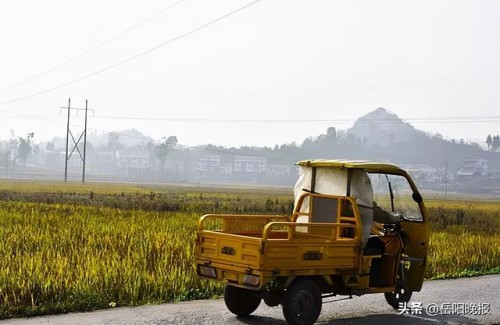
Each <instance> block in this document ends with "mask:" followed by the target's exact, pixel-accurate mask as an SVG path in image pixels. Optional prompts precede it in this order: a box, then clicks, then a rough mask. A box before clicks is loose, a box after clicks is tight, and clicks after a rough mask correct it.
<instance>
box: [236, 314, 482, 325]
mask: <svg viewBox="0 0 500 325" xmlns="http://www.w3.org/2000/svg"><path fill="white" fill-rule="evenodd" d="M237 318H238V321H240V322H242V323H244V324H250V325H258V324H259V325H260V324H266V325H283V324H286V322H285V321H284V320H282V319H276V318H271V317H263V316H249V317H237ZM317 323H318V324H331V325H347V324H350V325H352V324H356V325H387V324H398V325H421V324H443V323H458V324H479V323H478V322H477V321H476V320H474V319H470V318H467V317H464V316H458V315H453V316H447V315H438V316H435V317H431V316H428V315H394V314H382V315H381V314H377V315H371V316H365V317H352V318H342V319H331V320H325V319H324V318H323V319H321V318H320V319H319V320H318V322H317Z"/></svg>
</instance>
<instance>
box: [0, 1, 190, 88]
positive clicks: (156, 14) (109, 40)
mask: <svg viewBox="0 0 500 325" xmlns="http://www.w3.org/2000/svg"><path fill="white" fill-rule="evenodd" d="M183 1H185V0H179V1H177V2H175V3H174V4H172V5H170V6H168V7H166V8H163V9H162V10H160V11H158V12H156V13H155V14H153V15H151V16H149V17H147V18H146V19H143V20H141V21H140V22H138V23H136V24H134V25H132V26H130V27H128V28H126V29H125V30H123V31H121V32H119V33H118V34H116V35H114V36H112V37H110V38H108V39H106V40H104V41H102V42H100V43H98V44H96V45H94V46H92V47H90V48H88V49H86V50H84V51H83V52H81V53H79V54H76V55H74V56H72V57H70V58H68V59H66V60H64V61H62V62H60V63H58V64H56V65H54V66H52V67H50V68H48V69H47V70H44V71H41V72H39V73H37V74H34V75H32V76H31V77H28V78H26V79H23V80H21V81H18V82H16V83H14V84H12V85H10V86H6V87H4V88H3V89H0V94H1V93H3V92H5V91H7V90H10V89H12V88H14V87H17V86H19V85H22V84H24V83H27V82H28V81H31V80H33V79H36V78H38V77H41V76H43V75H46V74H47V73H49V72H52V71H54V70H56V69H57V68H60V67H62V66H64V65H66V64H68V63H70V62H72V61H75V60H77V59H79V58H81V57H82V56H84V55H86V54H88V53H90V52H92V51H93V50H96V49H98V48H100V47H102V46H104V45H106V44H108V43H109V42H112V41H114V40H115V39H117V38H119V37H121V36H123V35H125V34H126V33H128V32H130V31H132V30H134V29H136V28H138V27H140V26H142V25H144V24H145V23H147V22H148V21H150V20H152V19H153V18H156V17H158V16H160V15H162V14H163V13H165V12H167V11H168V10H170V9H172V8H174V7H175V6H177V5H178V4H180V3H181V2H183Z"/></svg>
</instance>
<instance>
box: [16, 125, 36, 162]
mask: <svg viewBox="0 0 500 325" xmlns="http://www.w3.org/2000/svg"><path fill="white" fill-rule="evenodd" d="M34 136H35V133H33V132H31V133H28V134H27V135H26V137H24V138H23V137H19V144H18V148H17V152H16V158H17V159H19V160H20V161H21V162H22V164H23V166H26V160H28V158H29V157H30V156H31V153H32V152H33V148H32V146H31V139H33V137H34Z"/></svg>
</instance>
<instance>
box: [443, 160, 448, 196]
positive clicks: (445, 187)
mask: <svg viewBox="0 0 500 325" xmlns="http://www.w3.org/2000/svg"><path fill="white" fill-rule="evenodd" d="M444 174H445V175H444V196H445V197H448V160H446V161H445V165H444Z"/></svg>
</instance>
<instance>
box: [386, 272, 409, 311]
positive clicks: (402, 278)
mask: <svg viewBox="0 0 500 325" xmlns="http://www.w3.org/2000/svg"><path fill="white" fill-rule="evenodd" d="M407 277H408V269H407V268H406V267H401V268H400V270H399V272H398V275H397V278H396V287H395V288H394V291H393V292H386V293H384V295H385V300H386V301H387V303H388V304H389V305H391V307H392V308H394V309H396V310H398V309H399V308H400V307H401V305H400V304H404V303H407V302H408V301H410V299H411V295H412V293H413V292H412V291H411V290H409V289H407V287H408V285H407V281H406V279H407Z"/></svg>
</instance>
